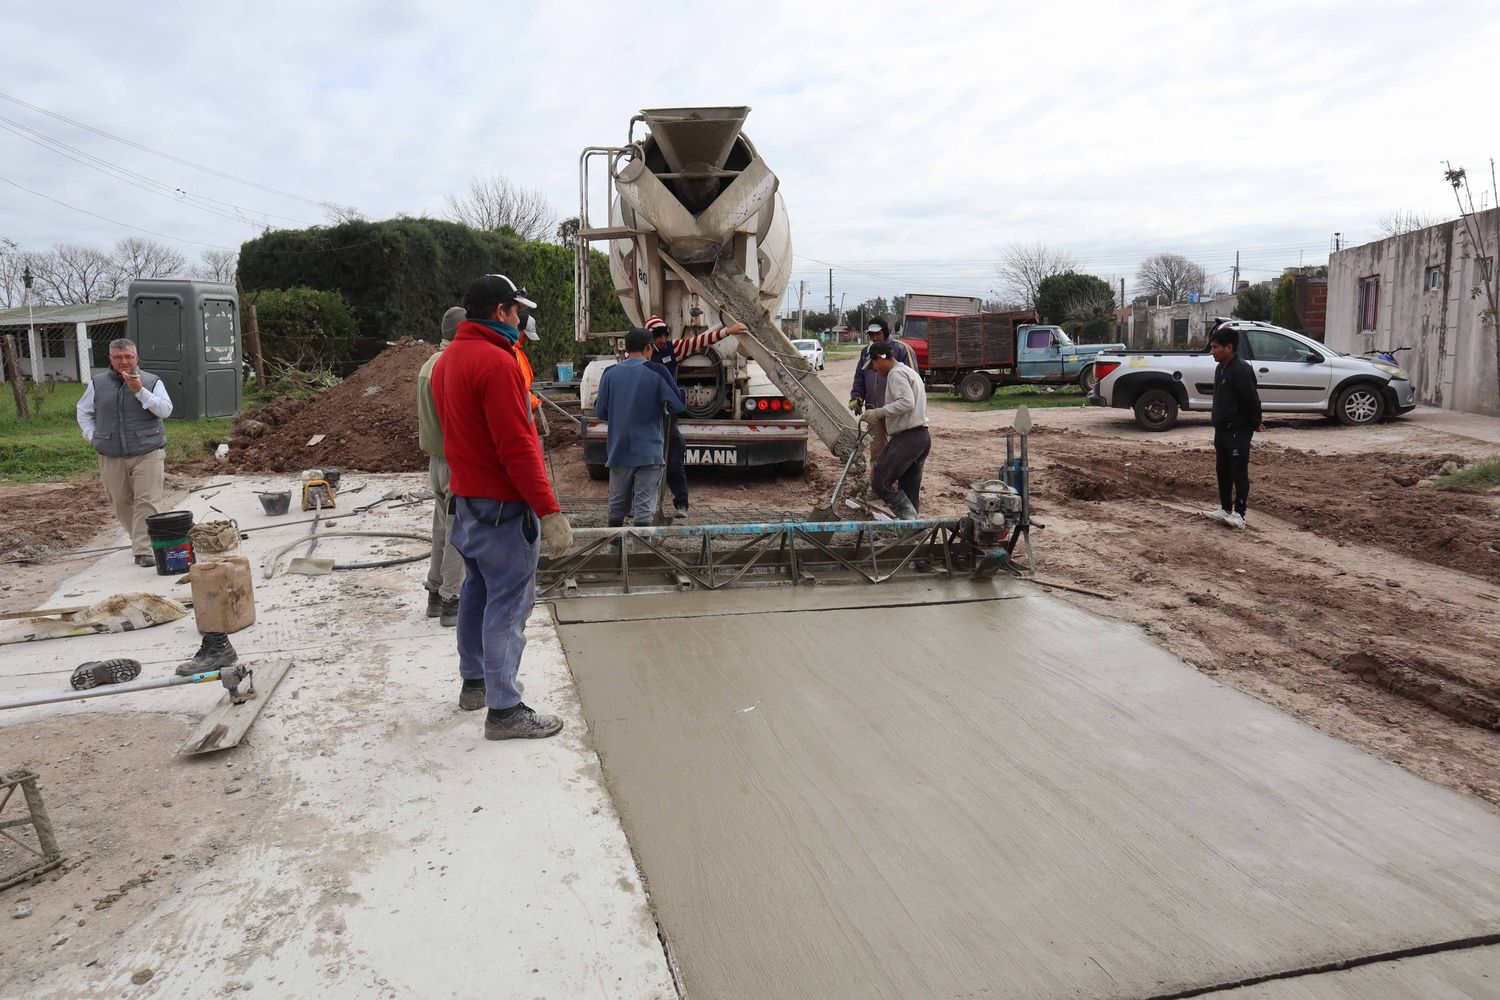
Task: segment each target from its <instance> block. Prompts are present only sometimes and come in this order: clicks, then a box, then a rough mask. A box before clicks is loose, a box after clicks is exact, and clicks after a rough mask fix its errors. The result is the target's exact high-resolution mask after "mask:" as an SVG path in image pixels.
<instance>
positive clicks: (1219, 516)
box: [1203, 508, 1229, 524]
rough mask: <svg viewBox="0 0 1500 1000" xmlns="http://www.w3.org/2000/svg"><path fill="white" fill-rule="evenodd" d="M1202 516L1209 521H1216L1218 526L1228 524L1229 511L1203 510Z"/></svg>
mask: <svg viewBox="0 0 1500 1000" xmlns="http://www.w3.org/2000/svg"><path fill="white" fill-rule="evenodd" d="M1203 516H1204V517H1206V518H1208V519H1209V520H1210V521H1218V522H1219V523H1220V524H1227V523H1229V511H1227V510H1218V509H1217V508H1215V509H1214V510H1205V511H1203Z"/></svg>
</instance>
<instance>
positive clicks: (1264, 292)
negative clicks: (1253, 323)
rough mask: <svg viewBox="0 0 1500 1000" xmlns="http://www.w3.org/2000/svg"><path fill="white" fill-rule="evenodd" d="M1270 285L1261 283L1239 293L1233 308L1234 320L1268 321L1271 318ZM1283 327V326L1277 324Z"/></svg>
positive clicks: (1265, 282)
mask: <svg viewBox="0 0 1500 1000" xmlns="http://www.w3.org/2000/svg"><path fill="white" fill-rule="evenodd" d="M1271 298H1272V296H1271V283H1270V282H1269V281H1262V282H1261V283H1260V284H1258V285H1250V286H1249V287H1248V288H1246V289H1244V290H1243V291H1241V292H1240V294H1239V296H1238V297H1237V298H1236V301H1235V307H1234V318H1235V319H1254V320H1268V319H1270V318H1271V308H1272V303H1271ZM1278 325H1282V326H1284V325H1285V324H1278Z"/></svg>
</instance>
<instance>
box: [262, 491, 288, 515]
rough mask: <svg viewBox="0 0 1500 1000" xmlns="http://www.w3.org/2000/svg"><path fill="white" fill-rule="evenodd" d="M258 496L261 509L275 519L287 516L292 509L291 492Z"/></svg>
mask: <svg viewBox="0 0 1500 1000" xmlns="http://www.w3.org/2000/svg"><path fill="white" fill-rule="evenodd" d="M256 496H258V497H260V506H261V509H262V510H264V511H265V512H266V513H267V514H270V515H271V516H273V517H275V516H277V515H280V514H285V513H286V512H287V511H289V510H291V509H292V494H291V493H290V492H284V493H257V494H256Z"/></svg>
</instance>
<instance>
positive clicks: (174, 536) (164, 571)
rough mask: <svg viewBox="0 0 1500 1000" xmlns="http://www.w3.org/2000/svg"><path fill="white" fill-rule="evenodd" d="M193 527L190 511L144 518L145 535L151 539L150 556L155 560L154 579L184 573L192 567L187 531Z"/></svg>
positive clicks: (171, 511)
mask: <svg viewBox="0 0 1500 1000" xmlns="http://www.w3.org/2000/svg"><path fill="white" fill-rule="evenodd" d="M192 527H193V512H192V511H190V510H169V511H167V512H166V513H164V514H150V515H148V516H147V517H146V533H147V534H149V535H150V536H151V554H152V555H153V556H155V557H156V574H157V576H176V575H179V574H182V573H186V572H187V571H188V569H190V568H191V567H192V565H193V542H192V539H190V538H188V532H189V531H191V530H192Z"/></svg>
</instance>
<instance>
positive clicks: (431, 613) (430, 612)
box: [427, 590, 443, 618]
mask: <svg viewBox="0 0 1500 1000" xmlns="http://www.w3.org/2000/svg"><path fill="white" fill-rule="evenodd" d="M442 613H443V596H442V595H441V594H439V593H438V592H437V591H435V590H429V591H428V592H427V617H428V618H436V617H437V616H438V615H441V614H442Z"/></svg>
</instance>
